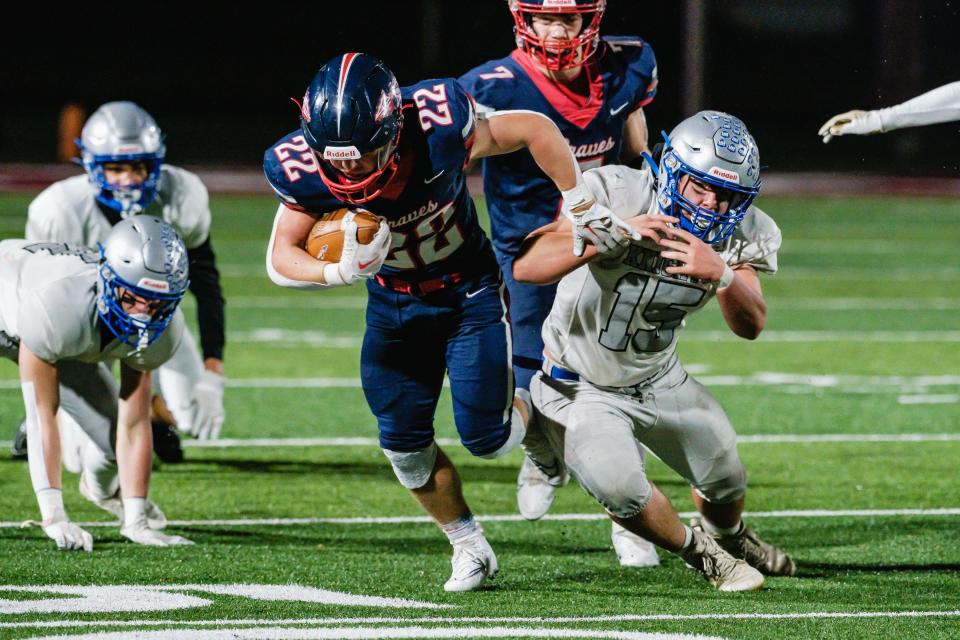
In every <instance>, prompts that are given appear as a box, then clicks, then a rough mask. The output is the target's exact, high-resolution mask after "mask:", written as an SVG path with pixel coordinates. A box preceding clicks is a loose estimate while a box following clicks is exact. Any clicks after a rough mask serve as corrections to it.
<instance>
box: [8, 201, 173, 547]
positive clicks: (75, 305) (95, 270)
mask: <svg viewBox="0 0 960 640" xmlns="http://www.w3.org/2000/svg"><path fill="white" fill-rule="evenodd" d="M187 272H188V264H187V255H186V249H185V247H184V246H183V242H182V241H181V240H180V238H179V237H178V236H177V234H176V231H174V230H173V229H172V228H171V227H170V225H168V224H166V223H165V222H163V221H161V220H159V219H157V218H154V217H151V216H138V217H135V218H131V219H128V220H124V221H122V222H120V223H119V224H117V225H116V226H115V227H114V228H113V230H112V231H111V232H110V234H109V235H108V236H107V238H106V239H105V241H104V243H103V245H102V248H101V252H100V255H97V252H95V251H94V250H92V249H89V248H85V247H77V246H71V245H66V244H61V243H32V242H29V241H25V240H5V241H3V242H0V355H3V356H5V357H7V358H10V359H12V360H14V361H16V362H18V364H19V367H20V380H21V385H22V388H23V399H24V406H25V408H26V415H27V419H26V424H27V438H28V441H29V449H30V457H29V467H30V479H31V481H32V483H33V488H34V491H35V492H36V495H37V501H38V502H39V504H40V512H41V514H42V516H43V521H42V523H41V526H42V528H43V530H44V532H45V533H46V534H47V535H48V536H49V537H50V538H52V539H53V540H55V541H56V543H57V546H58V547H59V548H61V549H80V548H83V549H86V550H87V551H90V550H91V549H92V546H93V539H92V537H91V536H90V534H88V533H87V532H86V531H84V530H83V529H81V528H80V527H78V526H77V525H75V524H73V523H71V522H70V520H69V518H68V517H67V515H66V511H65V510H64V506H63V497H62V494H61V489H60V487H61V474H60V463H61V444H60V434H59V429H58V428H57V413H58V411H59V410H60V409H63V411H64V412H65V413H66V414H68V415H70V416H71V418H72V419H73V420H74V421H76V423H77V424H79V425H80V427H81V428H82V429H83V430H84V431H85V432H86V434H87V435H88V436H89V441H90V443H91V445H92V446H95V448H96V451H93V452H88V453H89V455H94V456H99V457H101V458H103V459H105V460H107V461H108V462H109V464H106V465H98V466H99V472H98V473H90V472H88V470H87V469H86V468H85V469H84V472H83V474H82V476H81V491H82V492H85V493H88V494H89V493H92V494H94V495H97V496H101V497H106V496H112V495H113V493H115V492H116V486H117V484H119V489H120V493H121V495H122V498H123V504H122V508H121V511H122V515H123V521H122V526H121V529H120V532H121V534H122V535H123V536H124V537H126V538H128V539H130V540H132V541H134V542H137V543H140V544H148V545H159V546H167V545H171V544H189V541H188V540H186V539H184V538H181V537H180V536H170V535H165V534H162V533H160V532H159V531H156V530H154V529H155V528H162V527H163V526H164V524H165V518H164V517H163V514H162V512H160V510H159V509H158V508H157V507H156V505H154V504H153V503H152V502H150V501H149V500H148V499H147V491H148V487H149V481H150V468H151V459H152V434H151V429H150V378H151V376H150V371H151V370H152V369H154V368H156V367H158V366H160V365H161V364H163V363H164V362H166V361H167V360H168V359H169V358H170V356H171V355H172V354H173V352H174V351H175V350H176V348H177V346H178V345H179V343H180V339H181V337H182V334H183V320H182V317H181V316H179V315H177V314H176V309H177V305H178V304H179V302H180V299H181V298H182V297H183V294H184V293H185V292H186V289H187V284H188V273H187ZM114 360H119V361H120V383H119V385H118V384H117V382H116V380H115V379H114V377H113V374H112V372H111V371H110V368H109V367H108V366H107V365H106V364H104V363H106V362H112V361H114ZM86 455H87V453H85V456H86ZM118 472H119V478H118ZM117 501H118V502H119V500H117Z"/></svg>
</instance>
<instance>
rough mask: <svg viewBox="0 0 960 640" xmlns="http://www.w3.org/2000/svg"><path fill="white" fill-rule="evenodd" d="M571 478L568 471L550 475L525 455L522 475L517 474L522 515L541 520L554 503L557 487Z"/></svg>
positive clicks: (518, 500)
mask: <svg viewBox="0 0 960 640" xmlns="http://www.w3.org/2000/svg"><path fill="white" fill-rule="evenodd" d="M569 480H570V475H569V474H567V473H563V474H562V475H559V476H554V477H550V476H548V475H547V474H545V473H544V472H542V471H540V469H539V468H538V467H537V465H535V464H534V463H533V461H532V460H530V458H528V457H524V458H523V464H522V465H521V466H520V475H518V476H517V508H518V509H519V510H520V515H521V516H523V517H524V518H526V519H527V520H539V519H540V518H542V517H543V516H545V515H546V514H547V511H549V510H550V505H552V504H553V497H554V494H555V493H556V491H557V487H562V486H563V485H565V484H566V483H567V482H568V481H569Z"/></svg>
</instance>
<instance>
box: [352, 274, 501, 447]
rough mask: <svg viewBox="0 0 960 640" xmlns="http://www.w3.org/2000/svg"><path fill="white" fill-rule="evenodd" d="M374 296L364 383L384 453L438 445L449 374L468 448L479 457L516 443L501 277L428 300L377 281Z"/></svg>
mask: <svg viewBox="0 0 960 640" xmlns="http://www.w3.org/2000/svg"><path fill="white" fill-rule="evenodd" d="M367 290H368V291H369V293H370V297H369V301H368V303H367V330H366V333H365V334H364V337H363V349H362V351H361V357H360V376H361V380H362V382H363V393H364V395H365V396H366V399H367V404H368V405H369V406H370V410H371V411H372V412H373V414H374V415H375V416H376V417H377V426H378V427H379V430H380V446H381V448H384V449H390V450H392V451H402V452H409V451H418V450H421V449H425V448H426V447H428V446H429V445H430V443H431V442H433V439H434V428H433V417H434V413H435V411H436V407H437V400H438V399H439V397H440V391H441V388H442V386H443V375H444V372H446V373H447V377H448V378H449V379H450V391H451V395H452V396H453V416H454V421H455V423H456V427H457V432H458V433H459V434H460V440H461V442H462V443H463V446H464V447H466V448H467V449H468V450H469V451H470V452H471V453H472V454H474V455H477V456H482V455H487V454H490V453H493V452H494V451H496V450H497V449H499V448H500V447H501V446H502V445H503V444H504V443H505V442H506V441H507V438H508V437H509V435H510V418H511V410H512V406H513V374H512V370H511V366H512V365H511V362H510V326H509V323H508V320H507V314H506V300H505V297H504V292H503V285H502V284H501V283H500V280H499V277H498V275H497V274H487V275H484V276H481V277H476V278H471V279H469V280H466V281H464V282H460V283H458V284H456V285H452V286H449V287H447V288H445V289H441V290H440V291H436V292H434V293H430V294H427V295H424V296H414V295H410V294H406V293H397V292H394V291H392V290H390V289H387V288H385V287H382V286H381V285H379V284H377V283H376V282H373V281H371V282H370V283H369V284H368V285H367Z"/></svg>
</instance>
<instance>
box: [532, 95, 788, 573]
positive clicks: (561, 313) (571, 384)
mask: <svg viewBox="0 0 960 640" xmlns="http://www.w3.org/2000/svg"><path fill="white" fill-rule="evenodd" d="M648 164H649V166H648V167H645V168H643V169H642V170H634V169H630V168H628V167H622V166H608V167H602V168H598V169H594V170H591V171H589V172H587V173H586V174H584V179H585V181H586V182H587V185H588V186H589V187H590V189H591V190H592V191H593V193H594V195H595V196H596V197H597V199H598V202H599V203H600V204H603V205H605V206H607V207H609V208H610V209H612V210H613V212H614V213H615V214H616V215H618V216H619V217H620V218H621V219H623V220H625V221H626V222H627V224H629V225H631V226H632V227H633V228H634V229H635V230H636V231H637V232H638V233H639V234H640V235H642V236H643V240H641V241H640V242H635V241H629V240H627V239H626V238H624V242H623V248H622V250H620V251H619V253H616V252H611V253H606V254H604V255H599V256H598V255H597V253H596V249H595V248H593V247H589V248H587V251H586V252H585V253H584V254H583V256H582V257H576V255H572V254H571V252H570V245H571V241H572V239H573V233H572V232H573V225H572V224H571V222H570V221H569V220H567V219H560V220H559V221H557V222H555V223H552V224H550V225H547V226H545V227H542V228H541V229H539V230H537V231H535V232H533V233H532V234H531V235H530V236H529V237H528V239H527V241H526V243H525V246H524V249H523V251H522V252H521V257H520V258H518V260H517V261H516V263H515V266H514V276H515V277H516V278H517V280H519V281H525V282H534V283H548V282H556V281H557V280H560V284H559V288H558V291H557V297H556V300H555V302H554V305H553V309H552V310H551V313H550V315H549V316H548V318H547V320H546V322H545V323H544V327H543V338H544V343H545V350H544V359H545V364H544V367H543V371H542V372H540V373H538V374H537V376H536V377H535V378H534V380H533V383H532V385H531V388H530V391H531V395H532V397H533V403H534V406H535V408H536V409H537V412H538V421H537V422H538V423H539V426H540V427H541V436H542V440H541V441H540V442H539V443H537V442H536V441H535V439H531V436H530V435H528V438H527V440H525V441H524V445H525V448H526V450H527V453H528V456H529V457H530V458H531V459H532V460H533V462H534V463H535V464H536V466H537V467H539V470H540V471H541V473H545V474H547V475H550V474H552V475H553V476H554V477H557V476H560V475H562V472H563V469H564V467H566V468H569V470H570V473H571V474H572V475H573V476H574V477H575V478H576V479H577V480H578V481H579V483H580V484H581V485H582V486H583V487H584V489H586V491H587V492H588V493H590V494H591V495H592V496H594V497H595V498H596V499H597V500H598V501H599V502H600V503H601V504H602V505H603V506H604V508H605V509H606V510H607V512H608V513H609V514H610V516H611V518H612V519H613V520H614V521H616V522H618V523H620V524H621V525H622V526H623V527H625V528H626V529H627V530H629V531H631V532H633V533H635V534H637V535H640V536H643V537H644V538H646V539H648V540H650V541H652V542H654V543H656V544H657V545H658V546H660V547H662V548H664V549H666V550H668V551H672V552H675V553H678V554H680V555H681V556H682V557H683V558H684V559H685V560H686V562H687V563H688V564H689V565H690V566H692V567H694V568H696V569H698V570H699V571H700V572H701V573H702V574H703V575H704V577H706V578H707V579H708V580H709V581H710V582H711V583H712V584H714V585H715V586H716V587H718V588H719V589H721V590H724V591H744V590H752V589H757V588H759V587H760V586H761V585H762V584H763V576H762V575H761V573H760V572H758V571H757V569H759V571H762V572H763V573H766V574H768V575H792V574H793V573H794V571H795V569H794V563H793V561H792V560H791V559H790V558H789V557H788V556H787V555H786V554H785V553H783V552H782V551H780V550H779V549H777V548H776V547H774V546H772V545H770V544H767V543H765V542H763V541H762V540H760V539H759V538H757V536H756V535H755V534H753V532H751V531H750V530H749V529H747V528H746V527H745V526H744V524H743V522H742V521H741V513H742V511H743V504H744V494H745V491H746V472H745V470H744V468H743V465H742V464H741V462H740V458H739V456H738V454H737V447H736V434H735V433H734V430H733V427H732V426H731V425H730V422H729V420H728V419H727V416H726V414H725V413H724V411H723V409H722V408H721V407H720V405H719V404H718V403H717V401H716V400H715V399H714V398H713V397H712V396H711V395H710V393H709V392H708V391H707V390H706V389H705V388H704V387H703V386H702V385H701V384H700V383H698V382H697V381H696V380H694V379H693V378H692V377H690V376H689V375H688V374H687V372H686V371H685V370H684V369H683V366H682V365H681V364H680V362H679V360H678V359H677V353H676V343H677V340H678V338H679V335H680V331H681V329H682V327H683V323H684V319H685V318H686V316H687V315H688V314H690V313H692V312H695V311H697V310H698V309H700V308H701V307H703V306H704V305H705V304H706V303H707V302H708V301H709V300H710V298H712V297H714V295H717V298H718V300H719V302H720V307H721V310H722V311H723V315H724V318H725V319H726V321H727V324H728V325H729V326H730V328H731V329H732V330H733V331H734V333H736V334H737V335H739V336H741V337H744V338H747V339H753V338H756V337H757V335H759V333H760V331H761V330H762V328H763V325H764V322H765V316H766V303H765V302H764V300H763V296H762V293H761V290H760V284H759V279H758V277H757V273H758V272H761V271H762V272H767V273H773V272H775V271H776V264H777V263H776V252H777V249H778V248H779V246H780V231H779V229H778V228H777V226H776V225H775V224H774V222H773V221H772V220H771V219H770V218H769V217H768V216H767V215H766V214H765V213H763V212H762V211H760V210H759V209H757V208H756V207H751V206H750V205H751V202H752V201H753V199H754V198H755V197H756V195H757V193H758V192H759V187H760V176H759V156H758V152H757V149H756V144H755V142H754V140H753V138H752V137H751V136H750V134H749V133H748V132H747V129H746V127H745V126H744V124H743V123H742V122H741V121H740V120H739V119H737V118H735V117H733V116H730V115H727V114H724V113H720V112H716V111H704V112H701V113H698V114H696V115H695V116H693V117H691V118H688V119H687V120H684V121H683V122H682V123H680V125H678V126H677V127H676V129H674V131H673V132H672V133H671V134H670V136H669V137H668V138H667V139H666V147H665V149H664V151H663V155H662V158H661V160H660V163H659V170H658V169H657V167H656V166H655V165H654V163H653V162H652V161H650V162H649V163H648ZM561 278H562V279H561ZM529 433H530V432H528V434H529ZM645 448H646V449H649V450H650V451H652V452H653V453H654V454H656V455H657V457H659V458H660V459H661V460H663V461H664V462H665V463H666V464H667V465H668V466H670V467H671V468H672V469H673V470H674V471H676V472H677V473H678V474H680V475H681V476H683V477H684V478H685V479H686V480H687V481H688V482H689V483H690V485H691V486H692V488H693V491H692V494H693V499H694V502H695V504H696V506H697V508H698V509H699V511H700V513H701V514H702V518H701V519H700V520H699V521H698V522H697V523H695V524H694V526H693V528H690V527H686V526H685V525H683V524H682V523H681V522H680V520H679V518H678V517H677V514H676V512H675V511H674V509H673V506H672V505H671V504H670V501H669V500H668V499H667V498H666V497H665V496H664V495H663V494H662V493H661V492H660V491H659V490H658V489H657V488H656V487H655V486H654V485H653V484H652V483H650V482H649V480H648V479H647V477H646V473H645V471H644V453H645V451H644V449H645ZM547 486H548V487H550V485H547ZM735 558H736V559H735Z"/></svg>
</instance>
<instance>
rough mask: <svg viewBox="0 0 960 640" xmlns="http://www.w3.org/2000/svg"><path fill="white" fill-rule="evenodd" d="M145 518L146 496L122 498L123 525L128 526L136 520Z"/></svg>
mask: <svg viewBox="0 0 960 640" xmlns="http://www.w3.org/2000/svg"><path fill="white" fill-rule="evenodd" d="M140 518H143V520H144V521H146V519H147V499H146V498H124V499H123V526H125V527H129V526H131V525H132V524H134V523H135V522H136V521H137V520H139V519H140Z"/></svg>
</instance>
